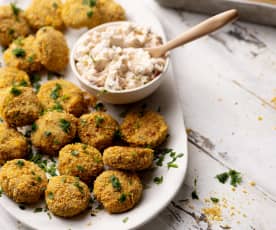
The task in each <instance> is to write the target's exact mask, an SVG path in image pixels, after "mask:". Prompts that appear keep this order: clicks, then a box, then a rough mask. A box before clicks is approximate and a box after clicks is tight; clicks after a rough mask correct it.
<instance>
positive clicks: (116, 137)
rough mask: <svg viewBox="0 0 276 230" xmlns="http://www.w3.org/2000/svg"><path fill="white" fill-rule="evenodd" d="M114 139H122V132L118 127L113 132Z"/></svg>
mask: <svg viewBox="0 0 276 230" xmlns="http://www.w3.org/2000/svg"><path fill="white" fill-rule="evenodd" d="M114 139H115V140H121V139H122V133H121V131H120V130H119V129H117V130H116V131H115V132H114Z"/></svg>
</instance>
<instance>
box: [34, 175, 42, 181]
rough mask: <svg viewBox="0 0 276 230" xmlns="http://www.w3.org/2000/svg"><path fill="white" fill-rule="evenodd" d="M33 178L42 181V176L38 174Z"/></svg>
mask: <svg viewBox="0 0 276 230" xmlns="http://www.w3.org/2000/svg"><path fill="white" fill-rule="evenodd" d="M34 179H35V180H36V181H37V182H41V181H42V178H41V177H40V176H36V177H35V178H34Z"/></svg>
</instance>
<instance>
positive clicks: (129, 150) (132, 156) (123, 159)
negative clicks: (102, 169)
mask: <svg viewBox="0 0 276 230" xmlns="http://www.w3.org/2000/svg"><path fill="white" fill-rule="evenodd" d="M153 152H154V151H153V150H152V149H149V148H139V147H125V146H112V147H109V148H107V149H105V150H104V153H103V161H104V164H105V165H107V166H109V167H112V168H114V169H122V170H132V171H138V170H144V169H147V168H149V167H150V166H151V165H152V161H153Z"/></svg>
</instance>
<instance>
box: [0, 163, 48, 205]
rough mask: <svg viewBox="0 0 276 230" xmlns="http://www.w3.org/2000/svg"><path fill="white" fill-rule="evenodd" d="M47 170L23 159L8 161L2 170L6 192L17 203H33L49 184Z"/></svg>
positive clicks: (3, 185) (0, 177)
mask: <svg viewBox="0 0 276 230" xmlns="http://www.w3.org/2000/svg"><path fill="white" fill-rule="evenodd" d="M47 182H48V180H47V177H46V174H45V172H44V171H43V170H42V169H41V168H39V167H38V166H37V165H36V164H35V163H33V162H30V161H26V160H23V159H14V160H11V161H8V162H7V163H6V164H4V166H3V167H2V168H1V171H0V185H1V188H2V189H3V191H4V193H5V194H6V195H7V196H8V197H10V198H11V199H12V200H14V201H15V202H17V203H26V204H33V203H36V202H38V201H39V200H40V198H41V196H42V195H43V194H44V191H45V189H46V186H47Z"/></svg>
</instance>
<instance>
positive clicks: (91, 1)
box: [82, 0, 97, 7]
mask: <svg viewBox="0 0 276 230" xmlns="http://www.w3.org/2000/svg"><path fill="white" fill-rule="evenodd" d="M82 4H83V5H87V6H90V7H93V6H96V4H97V0H83V1H82Z"/></svg>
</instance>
